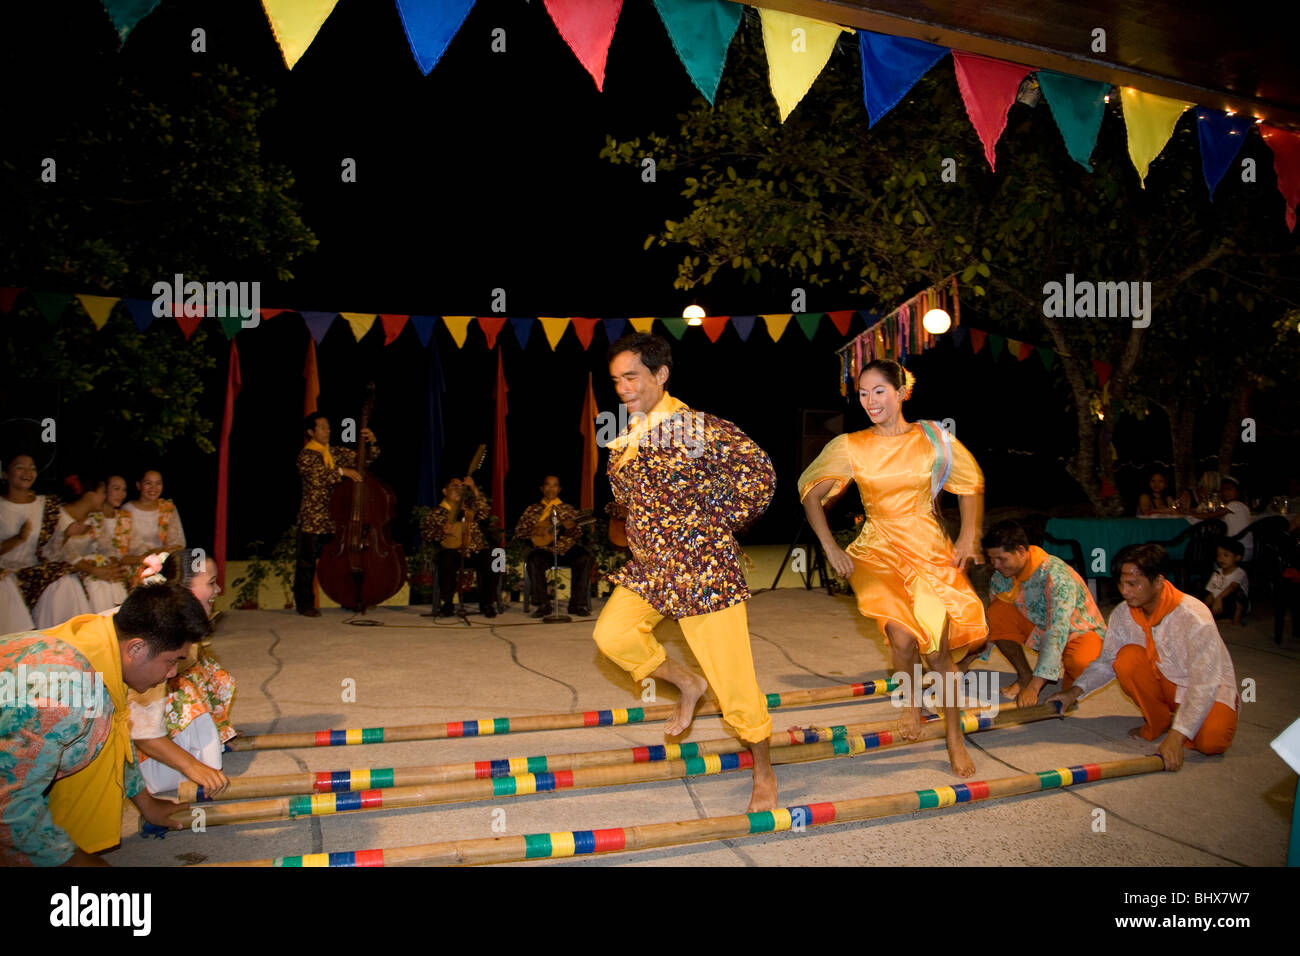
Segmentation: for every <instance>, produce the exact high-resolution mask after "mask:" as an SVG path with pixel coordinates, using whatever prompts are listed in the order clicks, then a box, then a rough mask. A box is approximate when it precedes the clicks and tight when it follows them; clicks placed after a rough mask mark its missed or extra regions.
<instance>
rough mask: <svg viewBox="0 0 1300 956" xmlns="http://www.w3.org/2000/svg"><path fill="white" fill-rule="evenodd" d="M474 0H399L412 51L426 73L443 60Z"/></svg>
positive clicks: (398, 3)
mask: <svg viewBox="0 0 1300 956" xmlns="http://www.w3.org/2000/svg"><path fill="white" fill-rule="evenodd" d="M473 7H474V0H397V12H398V14H399V15H400V16H401V18H402V27H403V29H405V30H406V39H407V42H408V43H410V44H411V53H412V54H414V55H415V62H416V63H417V64H419V67H420V72H421V73H423V74H424V75H425V76H428V75H429V71H430V70H432V69H433V68H434V66H436V65H437V63H438V61H439V60H440V59H442V55H443V53H445V52H446V51H447V47H448V46H449V45H450V44H451V38H452V37H454V36H455V35H456V31H457V30H459V29H460V27H461V24H463V23H464V22H465V18H466V17H467V16H469V11H470V10H471V9H473Z"/></svg>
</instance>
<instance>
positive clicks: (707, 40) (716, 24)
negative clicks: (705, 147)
mask: <svg viewBox="0 0 1300 956" xmlns="http://www.w3.org/2000/svg"><path fill="white" fill-rule="evenodd" d="M654 3H655V9H656V10H658V11H659V19H660V20H662V21H663V23H664V28H665V29H666V30H667V31H668V39H670V40H672V42H673V49H674V50H676V51H677V58H678V59H679V60H681V61H682V66H684V67H686V73H687V75H689V76H690V78H691V82H692V83H694V84H695V88H696V89H697V90H699V91H700V92H701V93H703V94H704V98H705V99H706V100H708V101H709V105H710V106H712V105H713V97H714V96H715V95H716V94H717V92H718V82H719V81H720V80H721V79H722V65H723V64H724V63H726V61H727V48H728V47H729V46H731V38H732V37H733V36H735V34H736V27H738V26H739V25H740V18H741V15H742V14H743V13H744V7H743V6H741V5H740V4H738V3H728V2H727V0H654Z"/></svg>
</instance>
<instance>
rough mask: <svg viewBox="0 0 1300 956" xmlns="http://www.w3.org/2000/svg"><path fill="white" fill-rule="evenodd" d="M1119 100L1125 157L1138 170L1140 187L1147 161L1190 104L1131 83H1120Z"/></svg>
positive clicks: (1166, 137)
mask: <svg viewBox="0 0 1300 956" xmlns="http://www.w3.org/2000/svg"><path fill="white" fill-rule="evenodd" d="M1119 93H1120V100H1121V101H1122V102H1123V104H1124V128H1125V130H1127V132H1128V156H1129V159H1131V160H1132V161H1133V167H1134V168H1135V169H1136V170H1137V172H1138V180H1139V181H1140V182H1141V183H1142V188H1143V189H1145V188H1146V185H1147V170H1148V169H1150V168H1151V160H1153V159H1155V158H1156V157H1157V156H1159V155H1160V151H1161V150H1162V149H1164V148H1165V143H1167V142H1169V137H1170V136H1173V135H1174V127H1175V126H1176V125H1178V117H1180V116H1182V115H1183V114H1184V113H1185V112H1187V111H1188V110H1189V109H1191V108H1192V105H1193V104H1191V103H1184V102H1183V101H1182V100H1171V99H1170V98H1169V97H1167V96H1156V95H1155V94H1154V93H1143V92H1142V91H1141V90H1135V89H1133V87H1131V86H1122V87H1120V90H1119Z"/></svg>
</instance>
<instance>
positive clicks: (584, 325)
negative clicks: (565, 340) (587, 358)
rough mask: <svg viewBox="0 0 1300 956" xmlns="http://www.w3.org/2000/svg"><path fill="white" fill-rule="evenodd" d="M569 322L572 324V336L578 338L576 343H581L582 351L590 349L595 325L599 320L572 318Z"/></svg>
mask: <svg viewBox="0 0 1300 956" xmlns="http://www.w3.org/2000/svg"><path fill="white" fill-rule="evenodd" d="M570 321H571V322H572V323H573V334H574V335H576V336H577V337H578V341H579V342H581V343H582V350H583V351H584V352H585V351H586V350H587V349H589V348H591V337H592V335H594V334H595V332H596V323H597V322H599V321H600V319H580V318H577V317H574V318H573V319H570Z"/></svg>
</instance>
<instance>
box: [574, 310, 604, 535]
mask: <svg viewBox="0 0 1300 956" xmlns="http://www.w3.org/2000/svg"><path fill="white" fill-rule="evenodd" d="M599 321H600V319H580V318H576V317H575V318H572V319H570V320H569V322H570V323H571V324H572V325H573V334H574V335H576V336H577V337H578V341H579V342H581V343H582V350H583V351H584V352H585V351H587V349H589V348H590V347H591V336H592V335H593V334H594V333H595V331H596V323H597V322H599ZM582 507H583V508H584V509H587V508H590V507H591V505H583V506H582Z"/></svg>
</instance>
